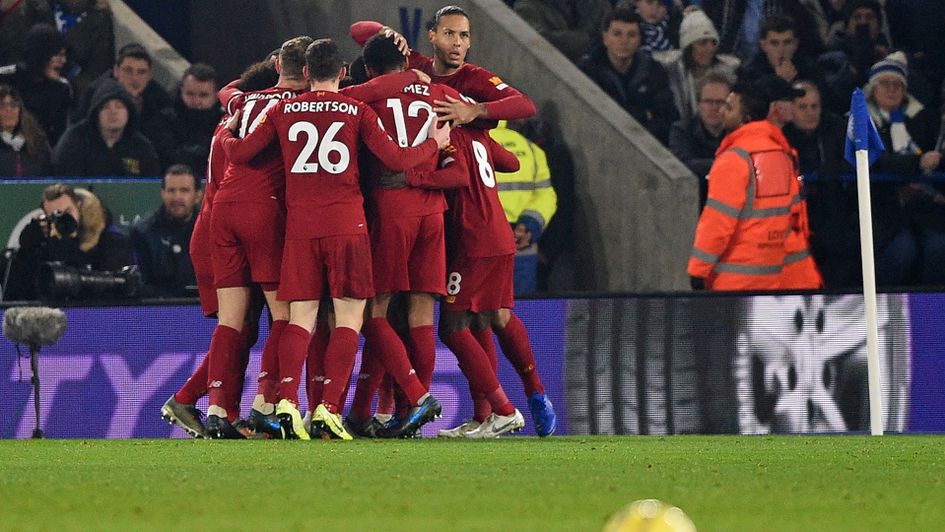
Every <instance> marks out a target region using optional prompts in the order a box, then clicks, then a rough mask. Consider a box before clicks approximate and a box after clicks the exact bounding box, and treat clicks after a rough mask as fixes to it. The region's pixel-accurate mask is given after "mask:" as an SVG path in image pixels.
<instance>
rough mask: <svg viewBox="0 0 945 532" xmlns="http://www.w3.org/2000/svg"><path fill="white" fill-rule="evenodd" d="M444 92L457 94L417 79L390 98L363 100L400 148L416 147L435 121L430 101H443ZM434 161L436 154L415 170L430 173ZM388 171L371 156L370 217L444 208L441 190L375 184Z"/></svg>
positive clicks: (368, 171)
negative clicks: (371, 100) (391, 187)
mask: <svg viewBox="0 0 945 532" xmlns="http://www.w3.org/2000/svg"><path fill="white" fill-rule="evenodd" d="M381 77H383V76H381ZM446 94H450V95H451V96H453V97H455V98H458V97H459V93H457V92H456V91H454V90H453V89H450V88H449V87H446V86H444V85H429V84H427V83H423V82H420V81H417V82H415V83H412V84H410V85H408V86H407V87H406V88H404V89H403V90H401V91H400V92H399V93H397V94H395V95H393V96H392V97H390V98H384V99H381V100H376V101H373V102H365V103H368V104H369V105H370V106H371V109H373V110H374V111H375V112H376V113H377V116H378V117H380V119H381V125H382V126H383V127H384V130H385V131H387V132H388V133H389V134H390V135H391V136H392V137H393V138H394V140H395V141H396V142H397V144H398V145H399V146H400V147H408V146H418V145H420V144H421V143H422V142H423V141H425V140H426V139H427V136H428V134H429V132H430V128H431V127H434V125H435V123H436V113H435V112H434V111H433V100H445V99H446V98H445V95H446ZM437 162H438V158H437V157H431V158H430V159H429V160H428V161H425V162H423V163H421V164H420V165H417V167H416V168H415V170H419V171H430V172H432V171H434V170H436V168H437ZM389 173H391V170H390V169H389V168H387V167H385V166H384V164H383V163H381V162H380V161H378V160H377V159H376V158H371V160H370V161H369V163H368V166H367V168H366V171H365V174H366V176H365V177H366V183H367V185H368V186H369V187H370V191H371V201H370V202H369V205H370V211H371V213H372V215H373V216H378V217H382V218H389V217H417V216H426V215H428V214H438V213H441V212H443V211H445V210H446V199H445V198H444V197H443V191H442V190H433V189H422V188H414V187H410V186H408V187H405V188H393V189H390V188H381V187H377V186H375V185H376V183H377V179H378V178H379V177H380V176H381V175H384V174H389Z"/></svg>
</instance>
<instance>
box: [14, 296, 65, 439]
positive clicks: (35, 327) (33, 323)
mask: <svg viewBox="0 0 945 532" xmlns="http://www.w3.org/2000/svg"><path fill="white" fill-rule="evenodd" d="M65 332H66V313H65V312H63V311H61V310H59V309H57V308H49V307H13V308H11V309H7V310H6V311H5V312H4V313H3V335H4V336H6V337H7V338H9V339H10V340H13V341H14V342H16V343H18V344H27V345H28V346H30V369H31V370H32V371H33V378H32V379H31V380H32V381H33V407H34V410H35V411H36V428H35V429H33V437H34V438H42V437H43V430H42V429H41V428H40V426H39V424H40V419H41V418H40V415H39V403H40V400H39V347H40V346H43V345H52V344H54V343H56V342H58V341H59V339H60V338H62V335H63V334H64V333H65Z"/></svg>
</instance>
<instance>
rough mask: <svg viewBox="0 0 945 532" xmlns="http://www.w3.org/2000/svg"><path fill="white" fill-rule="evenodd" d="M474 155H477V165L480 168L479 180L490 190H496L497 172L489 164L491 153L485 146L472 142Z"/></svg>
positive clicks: (475, 141)
mask: <svg viewBox="0 0 945 532" xmlns="http://www.w3.org/2000/svg"><path fill="white" fill-rule="evenodd" d="M472 146H473V153H475V155H476V164H477V165H478V166H479V179H482V182H483V184H485V185H486V186H487V187H489V188H495V170H493V169H492V165H490V164H489V152H488V151H486V147H485V145H483V143H481V142H479V141H478V140H474V141H472Z"/></svg>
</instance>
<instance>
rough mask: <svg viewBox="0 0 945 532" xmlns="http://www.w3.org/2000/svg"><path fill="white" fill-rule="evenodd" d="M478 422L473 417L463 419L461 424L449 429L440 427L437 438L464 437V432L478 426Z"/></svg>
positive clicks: (466, 432)
mask: <svg viewBox="0 0 945 532" xmlns="http://www.w3.org/2000/svg"><path fill="white" fill-rule="evenodd" d="M479 425H480V423H479V422H478V421H476V420H475V419H469V420H467V421H464V422H463V423H462V424H461V425H459V426H457V427H453V428H451V429H440V432H438V433H437V437H438V438H465V437H466V434H468V433H469V432H472V431H474V430H476V429H478V428H479Z"/></svg>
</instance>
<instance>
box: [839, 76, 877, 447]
mask: <svg viewBox="0 0 945 532" xmlns="http://www.w3.org/2000/svg"><path fill="white" fill-rule="evenodd" d="M885 149H886V148H885V147H884V146H883V140H882V139H881V138H880V136H879V132H878V131H876V126H875V125H874V124H873V120H872V119H871V118H870V114H869V111H868V110H867V108H866V97H865V96H864V95H863V91H861V90H860V89H856V90H854V91H853V96H852V97H851V98H850V121H849V122H847V141H846V147H845V150H844V152H845V153H844V155H845V156H846V159H847V161H849V162H850V164H853V165H856V190H857V201H858V203H859V211H860V250H861V251H862V255H863V304H864V307H865V309H866V360H867V372H868V373H869V396H870V433H872V435H873V436H880V435H882V434H883V375H882V366H880V364H879V333H878V332H877V328H878V325H877V320H876V272H875V270H874V259H873V214H872V210H871V207H870V166H871V165H872V164H873V163H874V162H876V159H877V158H879V156H880V155H881V154H882V153H883V151H884V150H885Z"/></svg>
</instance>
